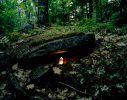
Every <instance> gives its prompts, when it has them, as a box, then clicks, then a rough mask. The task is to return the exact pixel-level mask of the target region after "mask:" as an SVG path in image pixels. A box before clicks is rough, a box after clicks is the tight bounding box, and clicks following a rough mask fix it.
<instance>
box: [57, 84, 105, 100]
mask: <svg viewBox="0 0 127 100" xmlns="http://www.w3.org/2000/svg"><path fill="white" fill-rule="evenodd" d="M58 83H59V84H61V85H64V86H67V87H69V88H71V89H73V90H75V91H76V92H78V93H81V94H85V95H86V92H83V91H80V90H78V89H76V88H74V87H72V86H70V85H68V84H66V83H63V82H58ZM91 96H92V97H96V98H98V99H100V100H104V99H102V98H100V97H98V96H95V95H91Z"/></svg>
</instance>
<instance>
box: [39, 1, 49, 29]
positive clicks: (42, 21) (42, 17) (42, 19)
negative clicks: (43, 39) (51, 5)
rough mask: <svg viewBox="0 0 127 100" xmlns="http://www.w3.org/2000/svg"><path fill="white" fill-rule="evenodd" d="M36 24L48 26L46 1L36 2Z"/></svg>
mask: <svg viewBox="0 0 127 100" xmlns="http://www.w3.org/2000/svg"><path fill="white" fill-rule="evenodd" d="M38 24H39V26H41V27H42V26H46V25H48V0H38Z"/></svg>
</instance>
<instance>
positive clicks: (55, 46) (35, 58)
mask: <svg viewBox="0 0 127 100" xmlns="http://www.w3.org/2000/svg"><path fill="white" fill-rule="evenodd" d="M94 46H95V35H94V34H87V35H82V36H72V37H69V38H63V39H58V40H54V41H50V42H46V43H42V44H40V45H38V46H31V45H30V44H28V43H21V44H19V45H13V46H12V48H11V50H12V52H11V59H12V60H13V61H16V62H17V61H18V62H19V63H22V64H24V65H28V66H31V65H35V64H38V63H40V62H41V64H42V63H44V62H46V61H47V60H49V59H51V58H50V56H49V53H51V52H57V51H60V50H61V51H70V52H73V53H72V55H73V54H74V55H76V54H77V52H79V53H81V55H82V53H85V52H87V53H88V52H89V51H91V50H92V49H93V48H94ZM48 57H49V58H48ZM47 58H48V59H47Z"/></svg>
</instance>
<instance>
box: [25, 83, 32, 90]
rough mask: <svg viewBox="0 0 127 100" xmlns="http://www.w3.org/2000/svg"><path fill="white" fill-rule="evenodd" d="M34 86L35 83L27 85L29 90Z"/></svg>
mask: <svg viewBox="0 0 127 100" xmlns="http://www.w3.org/2000/svg"><path fill="white" fill-rule="evenodd" d="M33 88H34V84H29V85H27V86H26V89H27V90H32V89H33Z"/></svg>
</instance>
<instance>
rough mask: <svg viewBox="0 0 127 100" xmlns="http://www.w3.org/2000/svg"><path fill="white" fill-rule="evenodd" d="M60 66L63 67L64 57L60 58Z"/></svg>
mask: <svg viewBox="0 0 127 100" xmlns="http://www.w3.org/2000/svg"><path fill="white" fill-rule="evenodd" d="M59 65H63V57H60V59H59Z"/></svg>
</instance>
